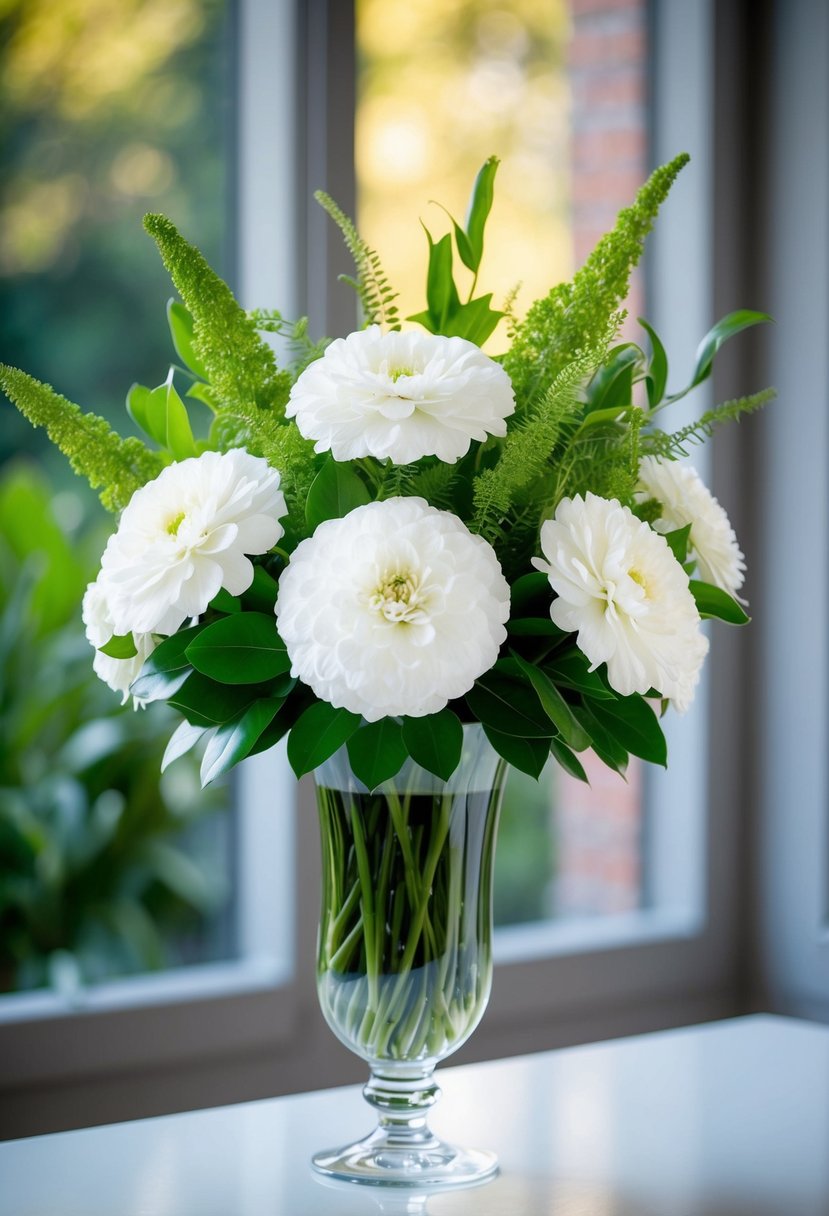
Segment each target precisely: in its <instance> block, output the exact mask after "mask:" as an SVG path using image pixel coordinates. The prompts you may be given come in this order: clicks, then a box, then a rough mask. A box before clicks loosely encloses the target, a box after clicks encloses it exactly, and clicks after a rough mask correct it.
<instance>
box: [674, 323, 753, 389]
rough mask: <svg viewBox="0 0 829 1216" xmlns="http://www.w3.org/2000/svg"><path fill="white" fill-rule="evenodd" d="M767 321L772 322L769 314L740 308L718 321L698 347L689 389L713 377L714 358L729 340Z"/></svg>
mask: <svg viewBox="0 0 829 1216" xmlns="http://www.w3.org/2000/svg"><path fill="white" fill-rule="evenodd" d="M767 321H771V317H770V316H769V315H768V313H765V312H752V311H751V310H750V309H747V308H740V309H738V310H737V311H736V312H730V313H728V315H727V316H725V317H723V318H722V319H721V320H720V321H718V322H717V324H716V325H714V326H713V328H711V329H710V330H709V331H708V333H707V334H706V335H705V337H704V338H703V339H702V341H701V342H700V344H699V346H698V347H697V358H696V366H695V367H694V374H693V376H692V377H691V383H690V385H689V388H696V386H697V385H698V384H701V383H702V382H703V380H707V378H708V377H709V376H710V375H711V369H712V367H713V365H714V356H715V355H716V353H717V351H718V350H719V349H720V347H721V346H722V344H723V343H724V342H727V341H728V339H729V338H733V337H734V335H735V334H739V333H741V332H742V331H743V330H744V329H749V328H750V327H751V326H752V325H762V324H764V323H765V322H767ZM686 391H687V390H686Z"/></svg>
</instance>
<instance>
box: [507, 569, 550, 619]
mask: <svg viewBox="0 0 829 1216" xmlns="http://www.w3.org/2000/svg"><path fill="white" fill-rule="evenodd" d="M552 598H553V593H552V591H551V590H550V580H549V578H548V577H547V575H546V574H544V573H542V571H541V570H534V571H533V572H532V574H522V575H521V577H520V578H517V579H516V580H515V582H514V583H513V584H512V586H511V587H510V616H512V617H519V616H545V615H546V614H548V613H549V611H550V603H551V602H552Z"/></svg>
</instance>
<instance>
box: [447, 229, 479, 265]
mask: <svg viewBox="0 0 829 1216" xmlns="http://www.w3.org/2000/svg"><path fill="white" fill-rule="evenodd" d="M452 227H453V228H454V229H455V244H456V245H457V247H458V256H459V257H460V259H461V261H462V262H463V264H464V266H468V267H469V269H470V270H472V271H474V270H477V269H478V268H477V266H476V265H475V254H474V253H473V251H472V246H471V245H470V243H469V237H468V236H467V235H466V233H465V232H464V230H463V228H461V226H460V224H459V223H458V221H457V220H452Z"/></svg>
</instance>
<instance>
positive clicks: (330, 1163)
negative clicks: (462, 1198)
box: [312, 1128, 498, 1190]
mask: <svg viewBox="0 0 829 1216" xmlns="http://www.w3.org/2000/svg"><path fill="white" fill-rule="evenodd" d="M312 1165H313V1167H314V1169H315V1170H316V1171H317V1173H319V1174H323V1175H324V1176H325V1177H327V1178H336V1179H337V1180H338V1181H340V1182H354V1183H358V1184H362V1185H364V1186H391V1187H421V1188H424V1189H425V1188H428V1189H430V1190H431V1189H435V1190H449V1189H451V1188H453V1187H464V1186H476V1185H478V1184H479V1183H482V1182H488V1181H489V1180H490V1179H491V1178H494V1177H495V1175H496V1174H497V1173H498V1158H497V1157H496V1156H495V1154H494V1153H490V1152H487V1151H485V1150H480V1149H463V1148H456V1147H455V1146H454V1145H452V1144H446V1143H445V1142H444V1141H443V1140H438V1139H437V1137H436V1136H426V1137H424V1138H423V1140H421V1141H419V1142H417V1143H414V1144H413V1143H410V1142H406V1141H405V1140H403V1141H401V1140H397V1139H396V1138H395V1137H392V1136H389V1135H388V1134H387V1133H386V1132H385V1131H383V1130H382V1129H380V1128H378V1129H377V1130H376V1131H374V1132H373V1133H372V1134H371V1135H370V1136H366V1137H365V1139H364V1140H358V1141H356V1143H354V1144H349V1145H346V1146H345V1147H344V1148H336V1149H326V1150H323V1152H321V1153H316V1154H315V1155H314V1157H313V1158H312Z"/></svg>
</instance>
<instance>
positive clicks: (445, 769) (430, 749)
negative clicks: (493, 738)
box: [403, 709, 463, 781]
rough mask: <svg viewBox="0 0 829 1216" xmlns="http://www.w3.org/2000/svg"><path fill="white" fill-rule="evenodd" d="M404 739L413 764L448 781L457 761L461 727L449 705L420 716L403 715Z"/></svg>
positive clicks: (458, 758) (461, 746) (460, 745)
mask: <svg viewBox="0 0 829 1216" xmlns="http://www.w3.org/2000/svg"><path fill="white" fill-rule="evenodd" d="M403 740H404V742H405V744H406V747H407V749H408V752H409V755H410V756H411V758H412V759H413V760H414V761H415V763H416V764H419V765H420V766H421V768H425V769H427V770H428V771H429V772H430V773H434V774H435V776H436V777H440V778H441V780H442V781H448V780H449V778H450V777H451V776H452V774H453V773H454V771H455V769H456V768H457V767H458V763H459V762H460V758H461V752H462V750H463V727H462V726H461V722H460V718H458V716H457V715H456V714H453V713H452V711H451V709H441V710H440V711H439V712H438V713H436V714H428V715H427V716H426V717H423V718H404V719H403Z"/></svg>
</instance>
